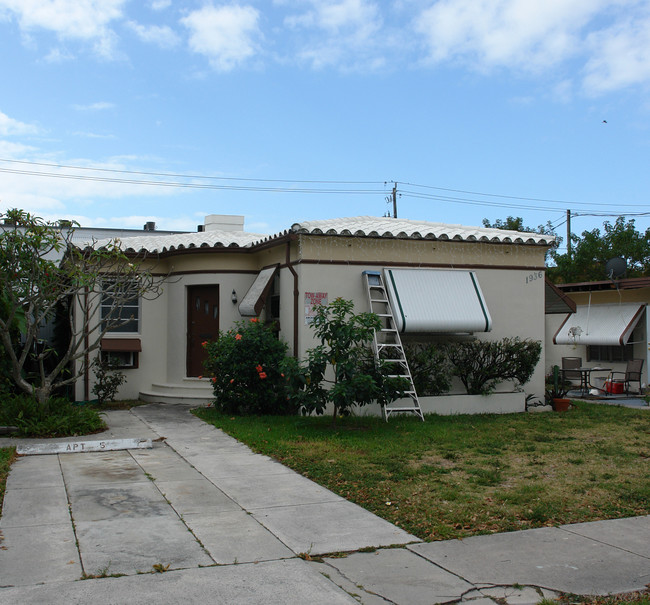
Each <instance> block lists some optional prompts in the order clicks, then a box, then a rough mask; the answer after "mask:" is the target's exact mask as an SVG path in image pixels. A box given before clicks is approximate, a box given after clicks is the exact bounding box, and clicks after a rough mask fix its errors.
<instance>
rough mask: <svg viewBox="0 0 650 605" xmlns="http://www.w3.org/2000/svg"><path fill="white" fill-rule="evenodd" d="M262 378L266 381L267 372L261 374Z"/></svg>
mask: <svg viewBox="0 0 650 605" xmlns="http://www.w3.org/2000/svg"><path fill="white" fill-rule="evenodd" d="M260 378H261V379H262V380H264V379H265V378H266V372H260Z"/></svg>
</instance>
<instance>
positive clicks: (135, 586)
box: [0, 404, 650, 605]
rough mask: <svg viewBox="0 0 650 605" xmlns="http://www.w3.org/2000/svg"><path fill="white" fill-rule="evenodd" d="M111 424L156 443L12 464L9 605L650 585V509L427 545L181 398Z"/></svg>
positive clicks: (1, 590) (3, 580)
mask: <svg viewBox="0 0 650 605" xmlns="http://www.w3.org/2000/svg"><path fill="white" fill-rule="evenodd" d="M107 423H108V425H109V426H110V429H109V430H108V431H106V432H105V433H102V434H100V435H94V436H91V437H89V438H88V439H93V440H94V439H97V440H99V439H107V438H127V437H138V438H151V439H153V440H158V441H155V443H154V448H153V449H150V450H130V451H116V452H101V453H76V454H60V455H49V456H25V457H21V458H20V459H18V460H17V461H16V463H15V464H14V465H13V467H12V471H11V474H10V476H9V480H8V483H7V490H6V494H5V501H4V513H3V516H2V519H1V520H0V531H1V532H2V534H3V536H4V540H3V542H2V544H1V545H0V603H43V602H48V603H63V602H66V603H82V602H88V601H89V600H91V599H102V600H103V601H104V602H107V603H150V602H152V601H154V600H155V601H156V602H162V603H177V602H181V601H182V602H186V603H194V602H197V603H198V602H206V601H207V602H211V603H265V604H268V603H332V604H336V603H358V602H361V603H367V604H371V605H372V604H375V603H387V602H389V603H404V604H418V603H427V604H430V603H438V602H454V601H463V602H470V601H471V602H473V603H476V605H482V604H483V603H494V602H501V603H503V602H504V600H505V602H508V603H511V604H513V605H514V604H515V603H517V604H521V603H536V602H538V601H539V600H541V599H542V598H543V597H549V598H553V597H554V596H556V594H557V592H559V591H561V592H570V593H575V594H608V593H621V592H628V591H634V590H642V589H644V588H645V586H646V584H648V583H650V517H639V518H634V519H621V520H613V521H601V522H597V523H588V524H578V525H572V526H564V527H560V528H543V529H536V530H529V531H523V532H515V533H510V534H496V535H492V536H480V537H475V538H469V539H466V540H463V541H459V540H452V541H448V542H433V543H421V542H420V541H419V540H418V539H417V538H415V537H414V536H411V535H409V534H407V533H406V532H404V531H403V530H401V529H399V528H398V527H395V526H394V525H391V524H390V523H388V522H386V521H384V520H383V519H380V518H378V517H376V516H374V515H372V514H371V513H369V512H367V511H365V510H364V509H362V508H360V507H358V506H356V505H354V504H351V503H350V502H347V501H346V500H344V499H342V498H340V497H339V496H337V495H335V494H333V493H332V492H330V491H328V490H326V489H324V488H322V487H320V486H318V485H316V484H315V483H313V482H311V481H309V480H308V479H306V478H304V477H302V476H301V475H298V474H296V473H294V472H293V471H291V470H289V469H287V468H286V467H284V466H282V465H281V464H279V463H277V462H274V461H273V460H271V459H270V458H268V457H265V456H261V455H258V454H253V453H252V452H251V451H250V450H249V449H248V448H247V447H246V446H244V445H242V444H241V443H239V442H237V441H236V440H234V439H232V438H231V437H229V436H227V435H225V434H224V433H223V432H221V431H219V430H217V429H215V428H214V427H211V426H209V425H206V424H205V423H203V422H202V421H200V420H198V419H197V418H195V417H194V416H192V415H191V414H190V413H189V412H188V409H187V408H186V407H184V406H179V405H169V404H164V405H162V404H153V405H147V406H142V407H138V408H134V409H132V410H130V411H116V412H109V413H108V414H107ZM7 443H8V440H5V439H3V440H0V445H5V444H7ZM369 547H374V548H376V549H377V550H374V551H372V550H371V549H369ZM361 550H363V551H364V552H359V551H361ZM369 550H370V551H369ZM341 551H343V552H347V553H350V554H348V555H347V556H327V555H328V554H330V555H331V554H332V553H339V552H341ZM299 555H301V556H302V558H301V557H300V556H299ZM318 555H325V556H323V557H318ZM314 559H317V561H316V560H314ZM156 572H161V573H156ZM163 572H165V573H163ZM116 575H119V577H114V576H116ZM82 577H86V578H89V579H86V580H84V581H79V580H80V578H82ZM515 586H516V588H515Z"/></svg>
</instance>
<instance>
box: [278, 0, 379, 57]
mask: <svg viewBox="0 0 650 605" xmlns="http://www.w3.org/2000/svg"><path fill="white" fill-rule="evenodd" d="M309 5H310V9H309V10H307V11H306V12H303V13H301V14H294V15H290V16H288V17H287V18H285V20H284V23H285V25H286V26H287V27H288V28H289V29H292V30H296V31H297V30H303V29H304V30H309V37H308V39H307V41H306V42H304V43H303V45H302V46H301V48H300V49H299V50H298V56H299V57H300V58H301V59H303V60H306V61H308V62H309V63H311V64H312V66H313V67H314V68H322V67H325V66H328V65H337V66H340V67H342V68H344V69H346V70H347V69H353V68H366V69H367V68H370V69H374V68H377V67H380V66H383V65H384V63H385V61H384V58H383V57H382V56H381V51H380V48H381V47H382V46H383V47H387V46H390V37H389V36H388V35H387V34H386V33H385V32H382V28H383V20H382V17H381V13H380V11H379V8H378V6H377V4H376V3H374V2H370V1H369V0H339V1H337V2H329V3H325V2H320V1H319V0H309Z"/></svg>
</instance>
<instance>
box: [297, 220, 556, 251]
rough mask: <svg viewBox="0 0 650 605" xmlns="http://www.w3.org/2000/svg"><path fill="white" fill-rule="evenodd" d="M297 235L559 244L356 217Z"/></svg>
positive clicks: (306, 226)
mask: <svg viewBox="0 0 650 605" xmlns="http://www.w3.org/2000/svg"><path fill="white" fill-rule="evenodd" d="M291 231H292V232H294V233H306V234H312V235H339V236H356V237H386V238H399V239H406V238H408V239H442V240H456V241H467V242H470V241H481V242H497V243H518V244H536V245H548V244H551V243H553V242H554V241H555V238H554V237H553V236H551V235H541V234H539V233H524V232H521V231H505V230H502V229H489V228H486V227H467V226H464V225H450V224H447V223H431V222H427V221H415V220H409V219H403V218H378V217H374V216H356V217H351V218H336V219H327V220H322V221H305V222H302V223H294V224H293V225H292V226H291Z"/></svg>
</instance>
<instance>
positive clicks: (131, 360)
mask: <svg viewBox="0 0 650 605" xmlns="http://www.w3.org/2000/svg"><path fill="white" fill-rule="evenodd" d="M99 348H100V350H101V357H102V361H110V362H111V363H112V364H113V365H115V366H116V367H117V368H118V369H125V368H137V367H138V363H139V361H140V359H139V354H140V352H141V351H142V342H141V341H140V339H139V338H102V340H101V341H100V343H99Z"/></svg>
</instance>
